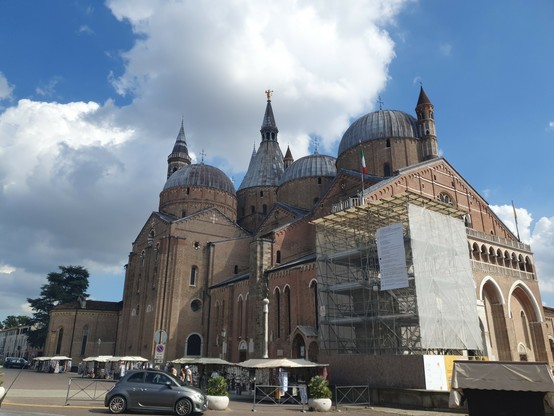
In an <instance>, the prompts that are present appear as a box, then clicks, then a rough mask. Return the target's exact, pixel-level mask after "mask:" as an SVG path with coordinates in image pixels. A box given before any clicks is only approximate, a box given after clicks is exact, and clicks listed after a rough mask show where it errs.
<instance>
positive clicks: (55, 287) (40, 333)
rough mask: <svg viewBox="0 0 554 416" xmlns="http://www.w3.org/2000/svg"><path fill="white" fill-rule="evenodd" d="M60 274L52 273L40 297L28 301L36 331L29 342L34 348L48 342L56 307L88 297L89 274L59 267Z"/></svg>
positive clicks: (81, 268)
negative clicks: (52, 316) (50, 322)
mask: <svg viewBox="0 0 554 416" xmlns="http://www.w3.org/2000/svg"><path fill="white" fill-rule="evenodd" d="M58 268H59V269H60V272H50V273H48V275H47V276H46V279H47V280H48V283H47V284H45V285H43V286H42V287H41V288H40V289H41V291H40V297H38V298H35V299H30V298H28V299H27V302H29V304H30V305H31V308H32V309H33V311H34V312H33V317H32V318H31V322H30V323H31V324H33V325H35V329H34V330H32V331H31V332H30V333H29V338H28V341H29V343H30V344H31V346H33V347H37V348H41V347H43V346H44V343H45V341H46V335H47V332H48V321H49V319H50V311H51V310H52V308H53V307H54V306H56V305H61V304H63V303H70V302H75V301H76V300H77V299H78V298H79V296H83V297H85V298H86V297H87V296H88V294H87V293H86V290H87V289H88V278H89V273H88V271H87V270H86V269H84V268H83V267H81V266H58Z"/></svg>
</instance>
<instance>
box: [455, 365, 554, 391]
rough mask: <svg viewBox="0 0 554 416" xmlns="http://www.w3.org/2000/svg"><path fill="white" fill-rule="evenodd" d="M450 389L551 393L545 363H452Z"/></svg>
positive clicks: (552, 387) (553, 388) (553, 385)
mask: <svg viewBox="0 0 554 416" xmlns="http://www.w3.org/2000/svg"><path fill="white" fill-rule="evenodd" d="M451 387H452V389H458V388H460V389H476V390H509V391H539V392H549V391H554V379H553V378H552V374H551V373H550V371H549V370H548V365H547V364H546V363H532V362H501V361H454V371H453V372H452V386H451Z"/></svg>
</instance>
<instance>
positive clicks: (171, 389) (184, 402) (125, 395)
mask: <svg viewBox="0 0 554 416" xmlns="http://www.w3.org/2000/svg"><path fill="white" fill-rule="evenodd" d="M104 406H106V407H108V408H109V409H110V412H112V413H115V414H119V413H123V412H125V411H127V410H149V411H154V412H157V411H160V412H171V411H172V412H174V413H175V414H177V415H179V416H183V415H188V414H190V413H193V412H203V411H205V410H206V409H207V408H208V399H207V398H206V395H205V394H204V393H202V391H201V390H200V389H197V388H196V387H193V386H191V385H189V384H187V383H185V382H183V381H181V380H179V379H178V378H176V377H173V376H172V375H171V374H168V373H166V372H164V371H159V370H132V371H129V372H128V373H127V374H125V376H124V377H123V378H122V379H120V380H119V381H118V382H117V383H116V384H115V385H114V386H113V387H112V389H111V390H110V391H108V392H107V393H106V397H105V398H104Z"/></svg>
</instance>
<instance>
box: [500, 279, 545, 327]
mask: <svg viewBox="0 0 554 416" xmlns="http://www.w3.org/2000/svg"><path fill="white" fill-rule="evenodd" d="M518 288H521V290H522V291H524V292H525V293H526V295H527V296H528V297H529V301H530V302H531V306H532V308H533V311H534V314H533V315H532V316H533V318H534V319H533V321H537V322H542V321H543V319H542V313H541V309H542V308H541V307H540V305H539V302H537V299H536V298H535V295H533V292H531V289H529V286H527V285H526V284H525V282H522V281H521V280H517V281H516V282H514V283H513V284H512V286H511V287H510V290H509V292H508V314H509V315H508V316H509V317H510V318H512V309H511V301H512V295H513V293H514V291H515V290H516V289H518ZM527 316H528V317H529V318H530V319H531V316H530V314H529V313H527Z"/></svg>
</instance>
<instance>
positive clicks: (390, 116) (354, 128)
mask: <svg viewBox="0 0 554 416" xmlns="http://www.w3.org/2000/svg"><path fill="white" fill-rule="evenodd" d="M393 137H409V138H414V137H415V138H417V137H418V135H417V120H416V119H415V118H414V117H412V116H411V115H409V114H406V113H404V112H402V111H396V110H379V111H374V112H372V113H369V114H366V115H365V116H362V117H360V118H359V119H358V120H356V121H355V122H354V123H352V124H351V125H350V127H349V128H348V130H346V132H345V133H344V135H343V136H342V140H341V142H340V145H339V153H338V154H339V156H340V155H341V154H343V153H344V152H346V151H347V150H348V149H351V148H352V147H355V146H358V145H359V144H360V142H362V143H364V142H368V141H370V140H377V139H386V138H393Z"/></svg>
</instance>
